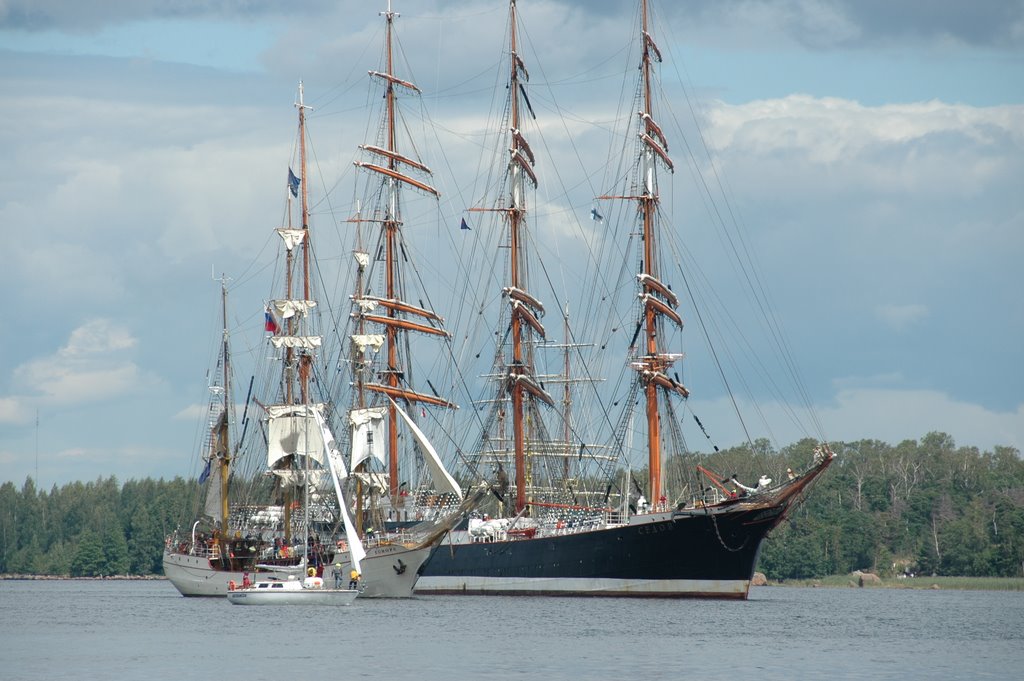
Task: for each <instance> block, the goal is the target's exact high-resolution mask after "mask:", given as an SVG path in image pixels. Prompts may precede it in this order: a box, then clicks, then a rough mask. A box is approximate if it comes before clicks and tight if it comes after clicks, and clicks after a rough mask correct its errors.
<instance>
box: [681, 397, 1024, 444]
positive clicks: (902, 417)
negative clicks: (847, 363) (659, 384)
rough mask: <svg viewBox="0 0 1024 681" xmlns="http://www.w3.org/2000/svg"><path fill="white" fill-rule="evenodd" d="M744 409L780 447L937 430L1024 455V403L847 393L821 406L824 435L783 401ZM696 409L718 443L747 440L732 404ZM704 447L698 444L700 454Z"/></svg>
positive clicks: (893, 439) (752, 424) (912, 436)
mask: <svg viewBox="0 0 1024 681" xmlns="http://www.w3.org/2000/svg"><path fill="white" fill-rule="evenodd" d="M739 408H740V410H741V412H742V413H744V414H746V415H748V416H747V417H748V419H749V418H750V417H751V416H755V418H754V419H753V420H748V422H747V424H746V426H747V428H748V429H749V432H750V434H751V437H753V438H755V439H756V438H758V437H768V438H769V439H771V440H772V441H773V442H775V444H776V445H777V446H785V445H787V444H791V443H793V442H796V441H798V440H799V439H801V438H804V437H814V438H822V437H825V438H827V439H828V440H830V441H832V442H856V441H859V440H863V439H872V440H881V441H882V442H888V443H890V444H893V445H895V444H898V443H899V442H902V441H903V440H917V439H920V438H921V437H923V436H924V435H926V434H928V433H930V432H933V431H934V432H942V433H947V434H948V435H951V436H952V437H953V439H954V440H955V441H956V443H957V445H960V446H969V447H978V448H979V449H982V450H991V449H992V448H993V447H996V446H1009V447H1014V448H1016V449H1017V450H1019V451H1022V452H1024V403H1021V404H1019V405H1018V406H1017V407H1016V408H1015V409H1013V410H1010V411H997V410H993V409H989V408H986V407H984V406H982V405H979V404H974V403H970V402H966V401H962V400H958V399H956V398H954V397H951V396H950V395H948V394H946V393H943V392H940V391H936V390H913V389H904V388H898V387H892V388H881V387H874V388H845V389H842V390H840V391H839V392H837V393H836V394H835V396H834V398H833V400H832V402H831V403H830V404H819V405H816V406H815V417H816V419H817V421H818V422H820V423H821V431H822V432H820V433H819V432H816V430H815V428H814V427H813V426H811V425H808V424H813V423H814V422H815V419H813V418H811V417H810V415H809V414H808V412H806V411H804V410H799V409H798V410H797V411H795V412H794V411H793V410H792V409H791V408H790V407H788V406H783V405H781V404H780V403H778V402H764V403H759V404H758V405H757V406H756V408H754V407H751V405H750V403H749V402H746V401H740V402H739ZM693 410H694V411H695V412H696V413H697V414H698V415H699V416H700V418H701V421H702V422H704V423H705V424H707V425H708V427H709V429H711V432H712V435H713V438H714V440H715V443H716V444H719V445H724V446H730V445H733V444H736V443H739V442H743V441H744V435H743V431H741V430H739V428H738V427H737V426H730V425H728V424H730V423H731V422H732V421H734V420H735V419H734V417H733V416H732V413H733V410H732V404H731V402H729V401H727V400H712V401H706V402H695V403H694V405H693ZM723 424H725V427H724V428H723ZM801 424H802V425H801ZM699 442H700V441H699V440H694V446H695V447H696V448H698V449H699V448H700V446H701V445H700V444H698V443H699Z"/></svg>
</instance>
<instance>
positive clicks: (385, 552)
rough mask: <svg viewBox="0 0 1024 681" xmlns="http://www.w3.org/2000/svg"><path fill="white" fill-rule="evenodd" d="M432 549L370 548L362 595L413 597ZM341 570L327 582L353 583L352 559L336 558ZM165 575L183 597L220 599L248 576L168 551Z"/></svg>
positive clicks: (276, 575)
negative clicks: (350, 576) (212, 597)
mask: <svg viewBox="0 0 1024 681" xmlns="http://www.w3.org/2000/svg"><path fill="white" fill-rule="evenodd" d="M430 550H431V547H430V546H423V547H415V548H409V547H406V546H404V545H402V544H387V543H381V544H378V545H375V546H371V547H369V548H367V551H366V557H365V558H364V559H363V560H362V561H361V562H360V570H361V579H360V595H361V596H362V597H364V598H411V597H412V596H413V587H414V586H415V584H416V578H417V575H418V572H419V571H420V569H421V568H422V566H423V564H424V563H425V562H426V561H427V559H428V558H429V557H430ZM336 560H337V561H338V562H339V563H340V564H341V567H334V566H326V567H325V570H324V573H325V574H324V579H325V581H329V582H332V583H333V578H332V574H331V572H332V570H337V571H338V572H339V574H340V576H341V580H340V582H341V583H342V584H343V585H346V586H347V585H348V583H349V572H350V571H351V569H352V563H351V560H350V559H349V558H348V556H347V554H346V556H345V558H341V556H339V557H338V558H337V559H336ZM163 566H164V575H165V576H166V577H167V579H168V581H170V582H171V584H173V585H174V587H175V588H176V589H177V590H178V591H179V592H180V593H181V595H182V596H220V597H223V596H224V595H225V594H226V593H227V592H228V590H229V587H230V584H231V582H234V583H235V585H241V584H242V581H243V579H244V577H245V574H244V573H243V572H242V571H233V570H225V569H220V568H218V567H214V566H213V565H212V564H211V562H210V559H209V558H207V557H205V556H195V555H189V554H187V553H178V552H174V551H164V560H163ZM302 573H303V569H302V565H301V564H298V565H296V566H294V567H293V568H292V569H290V570H289V569H287V568H282V569H279V570H266V569H261V570H260V571H259V572H258V573H257V572H256V571H252V572H250V573H249V576H250V578H252V577H256V576H257V574H258V576H259V578H260V579H280V580H285V579H288V577H289V576H294V575H301V574H302Z"/></svg>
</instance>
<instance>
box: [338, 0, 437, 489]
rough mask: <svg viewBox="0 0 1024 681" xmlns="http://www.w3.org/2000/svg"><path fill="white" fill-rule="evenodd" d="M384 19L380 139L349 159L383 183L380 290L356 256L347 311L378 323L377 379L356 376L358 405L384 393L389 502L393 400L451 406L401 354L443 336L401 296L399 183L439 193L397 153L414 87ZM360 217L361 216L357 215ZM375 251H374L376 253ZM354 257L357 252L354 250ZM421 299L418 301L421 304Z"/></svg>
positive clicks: (390, 17) (394, 444) (396, 483)
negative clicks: (404, 105)
mask: <svg viewBox="0 0 1024 681" xmlns="http://www.w3.org/2000/svg"><path fill="white" fill-rule="evenodd" d="M380 15H381V16H383V17H384V20H385V45H384V71H383V72H380V71H370V72H369V74H370V75H371V76H373V77H375V78H378V79H380V80H381V81H383V83H384V114H383V115H384V120H383V125H382V127H381V129H382V131H383V139H382V140H380V142H379V145H376V144H375V145H371V144H364V145H360V149H362V150H363V151H364V152H366V153H367V154H368V155H370V156H371V157H372V158H373V160H372V161H355V165H356V166H358V167H360V168H363V169H365V170H369V171H371V172H373V173H376V174H377V175H378V176H380V179H381V181H382V182H383V183H384V184H383V189H384V190H383V191H382V192H379V193H377V192H375V193H377V194H378V195H379V196H381V197H382V200H383V206H382V207H381V209H380V210H379V211H378V215H379V217H380V219H379V222H380V224H381V241H382V244H381V251H382V255H383V266H384V273H383V280H384V281H383V284H384V291H383V295H382V296H371V295H368V294H367V292H366V291H365V290H364V289H363V288H362V280H363V279H362V277H363V267H364V266H365V265H364V264H363V263H362V262H360V269H359V272H358V276H359V286H360V288H359V289H358V290H357V291H356V295H355V296H354V297H353V300H354V302H355V303H356V304H357V306H358V311H356V312H353V317H355V318H356V319H357V320H358V328H359V333H360V334H362V333H363V328H364V325H365V324H366V323H373V324H379V325H381V326H383V337H384V350H385V359H384V362H385V366H384V367H383V368H381V369H380V370H379V371H378V373H377V380H378V382H366V381H363V380H362V379H357V387H358V391H357V392H358V393H359V394H358V396H357V397H356V402H357V404H358V407H360V408H362V407H364V406H365V399H364V395H363V392H364V391H366V392H371V393H378V394H382V395H383V396H386V397H385V398H384V399H387V398H390V399H388V400H387V405H385V409H386V413H387V434H386V436H385V441H386V443H387V444H386V449H387V454H386V465H387V470H388V493H389V495H390V496H391V499H392V503H395V502H396V501H397V499H398V497H399V494H400V471H399V447H398V424H399V419H400V416H399V414H398V405H397V404H396V401H397V400H403V401H405V402H406V404H407V405H408V404H409V403H419V404H430V405H434V406H441V407H448V408H454V407H455V405H454V404H453V403H451V402H449V401H448V400H446V399H444V398H442V397H440V396H437V395H436V394H435V395H428V394H425V393H420V392H417V391H416V390H414V389H413V388H412V386H411V385H410V383H411V378H412V372H411V358H409V357H405V356H404V355H405V354H406V353H405V352H404V351H403V345H404V334H405V333H408V332H418V333H424V334H428V335H437V336H442V337H448V333H447V332H446V331H444V330H443V328H442V324H443V319H442V318H441V317H439V316H438V315H436V314H434V313H433V312H432V311H430V310H429V309H426V308H424V307H422V306H417V305H413V304H411V303H408V302H406V301H405V300H404V296H405V295H406V290H405V280H404V275H403V273H402V271H401V267H402V264H401V263H402V260H403V258H404V257H405V251H404V248H403V246H402V226H403V223H402V205H401V203H402V202H401V191H402V188H403V187H406V186H408V187H412V188H414V189H417V190H420V191H423V192H426V193H428V194H431V195H433V196H435V197H439V196H440V193H439V192H438V191H437V190H436V189H435V188H434V187H432V186H430V185H429V184H427V183H426V182H424V181H422V180H420V179H418V178H417V177H414V176H413V175H412V174H410V171H411V172H414V173H420V174H425V175H429V174H430V172H431V171H430V169H429V168H428V167H427V166H426V165H424V164H423V163H420V162H419V161H417V160H416V159H413V158H410V157H408V156H405V155H403V154H402V153H401V152H400V150H399V144H398V124H397V116H398V111H397V108H398V107H397V94H398V89H399V88H401V89H405V90H410V91H412V92H415V93H419V92H420V90H419V88H418V87H416V85H414V84H413V83H411V82H409V81H407V80H403V79H401V78H398V77H397V76H395V74H394V71H395V63H394V47H393V42H394V22H395V19H396V18H397V17H399V16H400V14H399V13H398V12H395V11H393V10H392V9H391V2H390V0H388V7H387V10H386V11H383V12H381V13H380ZM358 221H361V218H359V219H358ZM378 257H379V256H378ZM357 259H358V256H357ZM421 305H422V304H421Z"/></svg>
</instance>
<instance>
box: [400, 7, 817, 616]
mask: <svg viewBox="0 0 1024 681" xmlns="http://www.w3.org/2000/svg"><path fill="white" fill-rule="evenodd" d="M639 10H640V11H639V18H638V22H637V23H638V25H637V31H636V33H637V35H636V38H637V39H638V41H639V53H640V64H639V69H638V70H637V75H638V78H637V80H636V83H635V90H634V95H633V98H632V100H631V101H632V103H633V104H632V106H633V110H632V114H631V115H630V118H631V120H632V133H631V134H630V135H629V136H628V137H627V138H626V139H627V142H626V143H625V144H624V149H626V150H627V154H626V156H627V157H628V159H629V160H628V162H627V163H625V164H624V169H625V171H624V172H623V173H621V174H620V175H619V177H621V178H622V179H623V184H622V186H621V187H620V188H618V189H616V190H615V191H612V192H609V193H607V194H604V195H602V196H600V197H597V200H598V201H603V202H609V203H615V204H617V205H625V206H628V207H629V208H627V209H625V210H622V211H621V214H622V215H623V216H624V217H623V221H624V222H625V223H628V227H627V229H626V232H627V234H628V246H629V247H630V248H631V249H632V252H627V251H626V250H625V249H624V248H623V249H621V250H619V251H618V252H619V253H620V256H619V257H620V260H619V261H618V262H613V263H612V264H611V266H608V267H606V268H605V269H608V270H612V271H614V270H622V271H627V269H628V267H629V265H630V263H635V266H636V269H634V270H633V272H632V274H631V276H629V277H628V278H627V280H626V282H627V283H625V284H623V285H622V286H619V288H628V289H630V290H631V291H632V294H633V295H632V296H631V297H632V302H631V304H630V309H631V312H622V313H620V316H619V319H620V320H623V319H629V320H630V321H628V322H625V323H622V322H620V323H619V324H618V327H621V326H624V325H627V324H628V325H629V328H630V330H631V331H632V337H631V339H630V341H629V343H628V347H627V349H626V350H625V353H626V355H625V357H621V358H620V363H621V364H622V365H623V366H624V367H625V368H626V370H625V371H624V372H623V375H624V376H625V378H622V379H620V380H619V381H618V382H617V385H620V386H621V389H620V394H619V395H618V397H617V398H616V399H614V400H613V401H605V402H602V403H600V404H599V406H598V407H592V413H591V415H590V416H588V415H587V414H583V413H581V414H579V417H578V418H579V419H580V420H581V421H584V420H588V421H589V422H590V423H593V422H595V421H598V420H601V419H604V420H605V421H607V422H609V423H610V424H611V427H610V428H609V430H610V431H612V435H611V436H610V437H609V438H608V439H607V442H606V444H605V445H604V446H602V447H595V446H592V445H589V444H587V443H586V442H585V441H584V438H583V436H582V435H580V434H579V433H577V424H576V423H574V422H573V410H572V409H571V408H570V407H571V404H572V398H571V397H570V394H571V391H570V387H571V386H572V384H573V381H574V378H573V376H572V375H570V361H569V359H570V356H574V357H576V358H578V359H579V360H580V362H583V363H585V362H586V360H587V359H590V360H593V361H592V364H593V365H594V366H598V365H599V364H600V360H598V359H597V357H598V354H599V353H601V352H602V351H604V350H605V346H606V345H608V344H605V343H602V344H601V345H599V346H598V347H595V348H593V352H592V353H591V352H587V351H584V350H583V349H581V348H579V347H578V346H579V345H581V344H580V343H578V342H576V339H575V338H574V337H573V331H572V330H571V327H570V325H569V322H568V314H565V313H563V315H562V316H563V322H564V324H563V328H564V331H563V332H564V334H565V338H564V339H563V342H562V343H560V344H555V345H558V346H559V347H561V348H563V350H564V352H565V368H564V371H563V372H562V375H561V377H560V379H556V378H555V377H553V376H552V375H551V374H550V373H544V372H543V371H542V366H545V364H544V362H543V361H542V360H541V358H540V356H539V355H540V353H542V352H544V351H545V348H546V347H550V346H551V345H552V344H553V343H552V341H551V340H549V339H548V335H549V334H551V333H552V331H553V329H552V328H549V325H546V324H545V314H546V312H547V311H548V310H549V309H558V307H560V306H559V305H557V304H555V305H553V304H552V302H551V301H545V300H542V298H543V295H541V294H540V291H541V290H542V286H540V285H539V284H540V283H541V282H542V277H547V278H549V277H550V275H549V274H547V270H546V268H544V267H543V266H542V265H540V264H539V261H538V253H537V250H538V249H537V246H536V244H537V243H538V242H541V241H543V239H544V235H543V234H538V233H537V232H536V231H535V230H534V229H533V228H532V225H531V221H530V209H531V206H532V205H534V204H535V203H536V202H535V196H536V193H537V188H538V186H539V185H540V182H541V179H542V177H543V173H542V171H541V167H542V164H543V160H542V159H541V158H540V153H539V150H540V149H544V148H546V145H540V144H536V143H534V144H533V145H532V146H531V134H532V133H531V126H532V127H533V128H536V126H535V125H533V123H534V120H535V119H536V112H535V110H534V107H533V106H532V104H531V102H530V99H529V94H528V81H529V73H528V71H527V65H526V63H525V60H524V58H523V55H522V54H521V51H520V40H519V34H518V31H519V21H518V16H517V2H516V0H511V1H510V3H509V21H508V27H509V35H508V42H507V46H508V61H507V63H506V67H505V69H506V72H507V88H506V92H507V96H508V99H507V102H506V105H505V107H504V109H503V110H504V118H503V119H502V121H501V124H500V128H501V130H502V145H501V148H503V149H504V150H505V152H506V154H505V157H504V158H503V159H502V160H501V162H500V167H499V168H498V170H497V172H496V173H495V174H496V175H499V174H500V175H501V177H502V182H501V187H502V189H501V190H500V191H499V192H497V196H496V198H495V199H494V200H493V201H492V202H491V203H490V204H487V205H484V206H480V207H476V208H473V209H471V213H470V214H471V215H473V214H475V215H478V216H481V217H492V218H494V223H495V224H496V227H495V230H496V231H499V232H500V234H501V238H500V239H499V241H498V248H499V249H500V251H499V252H501V253H503V254H504V255H503V257H504V258H505V259H504V262H503V263H502V264H501V269H502V271H503V274H502V275H501V276H503V277H504V279H503V281H502V282H501V283H500V290H496V291H492V292H491V293H492V296H491V299H500V304H501V309H500V316H499V323H498V328H497V330H496V331H495V332H494V336H493V337H494V339H495V344H494V354H493V360H494V361H493V368H492V369H491V371H490V373H489V374H488V378H489V380H490V386H491V387H492V388H493V390H492V391H491V392H490V394H489V396H486V397H484V398H482V399H481V400H480V401H479V402H478V404H477V408H478V410H479V411H480V412H481V413H482V414H484V416H483V417H482V421H483V426H482V428H481V434H480V437H479V440H478V441H477V443H476V445H475V447H473V457H472V459H473V464H472V466H473V470H474V471H475V472H476V473H477V474H480V475H487V476H489V477H491V478H492V479H493V480H494V481H495V484H494V485H492V491H493V492H494V494H493V495H492V496H491V497H490V498H489V499H488V500H487V502H486V503H485V504H483V505H481V506H480V507H479V509H478V512H477V513H476V514H474V516H473V517H471V518H469V519H468V520H467V521H466V522H465V523H463V524H462V525H461V526H460V527H459V528H458V529H457V530H456V531H453V532H452V533H451V534H450V535H449V537H448V538H446V539H445V540H444V541H443V542H442V543H441V544H440V545H439V546H438V548H437V549H436V550H435V551H434V553H433V554H432V556H431V559H430V561H429V562H428V563H427V564H426V566H425V567H424V569H423V572H422V575H421V577H420V580H419V582H418V583H417V587H416V591H417V593H422V594H467V595H470V594H503V595H586V596H645V597H713V598H734V599H744V598H746V597H747V596H748V594H749V590H750V586H751V581H752V579H753V576H754V571H755V567H756V565H757V561H758V555H759V552H760V550H761V547H762V542H763V541H764V539H765V538H766V536H767V535H768V534H769V532H770V531H771V530H772V529H773V528H774V527H776V526H777V525H778V524H779V523H780V522H782V521H783V519H784V518H786V517H787V515H788V514H789V513H790V512H791V511H792V509H793V508H794V507H795V506H796V505H797V504H798V503H799V501H800V500H801V498H802V496H803V495H804V493H805V492H806V491H807V489H808V487H809V486H810V485H811V484H812V483H813V482H814V481H815V480H816V479H817V478H818V476H820V475H821V474H822V473H823V472H824V471H825V470H826V469H827V468H828V466H829V465H830V463H831V461H832V458H833V455H832V453H831V451H830V450H829V448H828V445H827V443H824V442H818V443H814V444H809V443H805V444H806V445H807V446H805V447H803V448H802V450H801V451H802V453H803V455H804V456H805V457H806V459H805V462H804V465H803V466H802V467H800V466H797V470H796V471H793V470H789V471H787V472H785V473H783V472H781V471H779V472H778V473H776V479H774V480H773V479H772V478H771V477H769V476H768V475H761V476H760V479H759V480H757V482H754V481H753V480H748V481H747V482H748V483H749V484H744V483H743V482H741V481H740V479H739V478H738V477H737V476H736V475H732V476H729V477H725V476H723V475H720V474H719V473H716V472H714V471H712V470H711V468H710V466H709V465H708V463H707V461H706V460H702V459H700V458H699V457H692V456H689V455H688V453H687V448H686V446H685V442H684V441H683V438H682V435H681V432H680V421H681V418H682V416H684V415H685V414H686V409H687V403H688V400H689V397H690V389H689V388H688V387H687V386H685V385H684V384H683V383H682V381H681V380H680V379H679V370H678V368H677V366H676V365H677V364H678V363H680V361H681V360H682V357H683V356H682V353H681V352H680V351H679V349H678V348H677V347H675V346H674V345H672V343H673V339H674V338H675V337H676V336H678V334H679V332H680V331H681V329H682V326H683V314H682V309H683V308H684V298H683V296H680V295H679V294H678V293H676V289H674V288H673V286H672V283H671V277H672V276H673V275H674V274H676V273H680V272H681V271H682V270H681V269H679V268H677V267H676V265H675V264H674V263H673V262H672V258H673V257H675V256H677V255H678V252H677V251H676V250H675V249H673V248H670V247H669V245H670V244H673V243H675V241H674V240H673V238H671V237H672V235H671V234H670V233H669V232H670V230H671V229H672V227H671V226H670V225H667V224H665V222H664V215H663V211H662V206H661V194H660V191H659V177H660V176H663V175H664V174H666V173H671V172H672V171H673V170H674V165H673V161H672V158H671V156H670V154H669V140H668V134H667V133H666V132H665V128H667V126H665V128H663V126H662V125H661V124H660V123H659V117H658V111H657V109H656V105H657V103H658V102H660V101H661V100H659V99H657V97H656V94H655V90H656V86H657V80H656V64H657V63H659V62H660V61H661V59H662V55H661V52H660V50H659V48H658V46H657V43H656V42H655V38H654V36H653V34H652V31H651V29H650V27H649V25H648V2H647V0H641V2H640V7H639ZM592 214H593V217H594V219H595V222H598V221H603V217H602V216H601V215H600V213H599V211H598V209H597V208H595V209H594V210H593V211H592ZM625 245H626V244H624V245H623V246H625ZM609 250H614V249H609ZM496 269H497V268H496ZM496 274H497V273H495V276H496ZM538 274H540V275H542V277H538ZM492 278H493V277H492ZM585 285H586V286H589V285H590V284H589V283H585ZM593 287H594V288H595V289H596V288H601V286H598V285H594V286H593ZM607 290H608V291H614V290H615V287H614V286H608V287H607ZM679 290H686V287H683V288H681V289H679ZM608 297H609V298H611V297H613V296H612V295H611V294H610V293H609V295H608ZM691 302H692V296H691ZM598 309H599V308H598V306H597V305H594V306H592V309H590V310H587V313H588V315H594V314H596V313H597V311H598ZM627 314H628V315H630V316H629V317H627V316H626V315H627ZM618 327H616V328H613V329H611V331H618V330H619V329H618ZM556 333H557V332H556ZM620 335H621V334H620ZM573 347H575V348H576V349H575V350H573V351H570V350H569V349H568V348H573ZM623 360H624V361H623ZM588 371H589V370H587V369H584V372H588ZM587 376H588V377H589V376H590V374H589V373H587ZM558 380H560V381H561V382H562V383H563V384H564V388H565V391H564V394H563V396H562V399H561V400H559V396H558V395H556V394H553V393H552V392H549V386H553V385H557V381H558ZM616 405H618V406H619V407H620V408H621V411H620V413H619V414H618V415H617V416H615V415H613V411H614V410H615V409H614V408H615V406H616ZM593 413H597V414H598V418H594V417H593ZM697 422H698V424H699V423H700V422H699V421H697ZM701 429H702V430H703V425H701ZM754 444H755V443H753V442H751V443H750V445H751V447H750V448H751V449H753V448H754ZM716 449H717V448H716ZM636 453H642V458H643V463H642V464H641V465H639V466H636V467H634V466H633V465H630V464H628V463H627V464H623V462H629V461H633V460H635V457H633V455H634V454H636ZM669 467H671V468H672V469H673V470H674V471H677V470H678V469H681V468H686V469H688V472H689V473H690V474H692V477H691V478H685V479H684V480H686V481H683V482H674V483H671V484H670V483H669V482H668V480H667V475H666V471H667V469H668V468H669ZM637 469H639V472H637Z"/></svg>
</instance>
